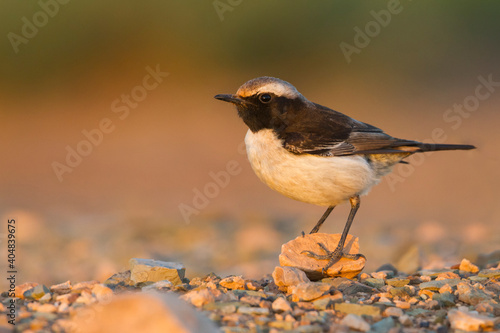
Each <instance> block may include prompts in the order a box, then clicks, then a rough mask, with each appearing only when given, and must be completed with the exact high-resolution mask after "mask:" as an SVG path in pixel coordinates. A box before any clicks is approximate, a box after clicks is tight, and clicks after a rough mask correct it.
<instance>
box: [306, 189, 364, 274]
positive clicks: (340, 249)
mask: <svg viewBox="0 0 500 333" xmlns="http://www.w3.org/2000/svg"><path fill="white" fill-rule="evenodd" d="M349 201H350V202H351V212H350V213H349V217H348V218H347V222H346V224H345V227H344V231H343V232H342V236H340V241H339V244H338V245H337V247H336V248H335V250H333V252H330V251H329V250H328V249H327V248H326V246H325V245H323V244H321V243H318V245H319V246H320V247H321V249H322V250H323V251H325V253H326V254H325V255H319V254H316V253H313V252H311V251H303V252H302V253H305V254H307V255H308V256H310V257H313V258H316V259H319V260H329V261H328V264H326V266H325V267H324V268H323V273H325V272H326V271H327V270H328V268H330V266H332V265H333V264H334V263H336V262H337V261H338V260H339V259H340V258H348V259H353V260H357V259H359V258H360V257H363V258H365V259H366V257H365V256H364V255H362V254H347V253H344V245H345V241H346V238H347V235H348V234H349V229H350V228H351V225H352V221H353V220H354V216H356V212H357V211H358V208H359V203H360V200H359V196H358V195H356V196H354V197H352V198H350V199H349ZM330 208H331V209H330ZM330 208H328V210H327V211H326V212H325V214H324V215H326V216H328V214H330V212H331V210H332V209H333V207H330ZM327 213H328V214H327ZM324 215H323V216H324ZM325 218H326V217H325ZM322 220H323V221H322ZM320 222H321V223H320ZM323 222H324V219H323V217H322V218H321V220H320V221H319V222H318V224H317V225H316V227H318V225H319V226H321V224H322V223H323ZM316 227H314V229H313V230H315V229H316ZM318 229H319V227H318Z"/></svg>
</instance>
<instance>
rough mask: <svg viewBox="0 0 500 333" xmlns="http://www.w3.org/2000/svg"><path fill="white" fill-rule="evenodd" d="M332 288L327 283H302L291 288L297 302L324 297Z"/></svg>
mask: <svg viewBox="0 0 500 333" xmlns="http://www.w3.org/2000/svg"><path fill="white" fill-rule="evenodd" d="M330 288H331V287H330V285H328V284H326V283H320V282H302V283H299V284H298V285H296V286H293V287H291V292H292V294H293V296H295V297H296V298H297V301H299V300H300V301H311V300H313V299H316V298H318V297H320V296H323V295H324V294H325V293H326V292H328V291H329V290H330Z"/></svg>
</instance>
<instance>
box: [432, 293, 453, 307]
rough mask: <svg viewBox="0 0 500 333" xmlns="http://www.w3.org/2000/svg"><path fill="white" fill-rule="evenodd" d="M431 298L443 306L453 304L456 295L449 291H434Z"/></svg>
mask: <svg viewBox="0 0 500 333" xmlns="http://www.w3.org/2000/svg"><path fill="white" fill-rule="evenodd" d="M432 299H433V300H435V301H437V302H439V305H441V306H443V307H449V306H454V305H455V303H456V297H455V295H453V294H452V293H450V292H444V293H441V292H440V293H439V294H438V293H435V294H433V295H432Z"/></svg>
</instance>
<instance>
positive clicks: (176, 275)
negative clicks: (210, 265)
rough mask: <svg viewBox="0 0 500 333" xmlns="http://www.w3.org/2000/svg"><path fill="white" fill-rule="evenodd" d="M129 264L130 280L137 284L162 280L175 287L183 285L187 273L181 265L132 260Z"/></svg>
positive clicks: (150, 260) (148, 260)
mask: <svg viewBox="0 0 500 333" xmlns="http://www.w3.org/2000/svg"><path fill="white" fill-rule="evenodd" d="M129 264H130V280H132V281H133V282H134V283H136V284H137V283H141V282H158V281H162V280H168V281H170V282H172V284H174V285H177V284H181V283H182V279H184V274H185V271H186V268H185V267H184V265H183V264H181V263H177V262H166V261H160V260H153V259H139V258H132V259H130V261H129Z"/></svg>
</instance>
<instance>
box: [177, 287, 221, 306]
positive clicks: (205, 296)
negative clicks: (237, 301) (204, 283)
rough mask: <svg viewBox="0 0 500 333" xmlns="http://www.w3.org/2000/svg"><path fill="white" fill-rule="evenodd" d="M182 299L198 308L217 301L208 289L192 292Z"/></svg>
mask: <svg viewBox="0 0 500 333" xmlns="http://www.w3.org/2000/svg"><path fill="white" fill-rule="evenodd" d="M180 298H181V299H183V300H185V301H188V302H190V303H191V304H193V305H194V306H196V307H201V306H203V305H205V304H208V303H212V302H214V301H215V297H214V295H213V294H212V293H211V292H210V291H209V290H208V289H199V290H191V291H189V292H187V293H186V294H184V295H182V296H181V297H180Z"/></svg>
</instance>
